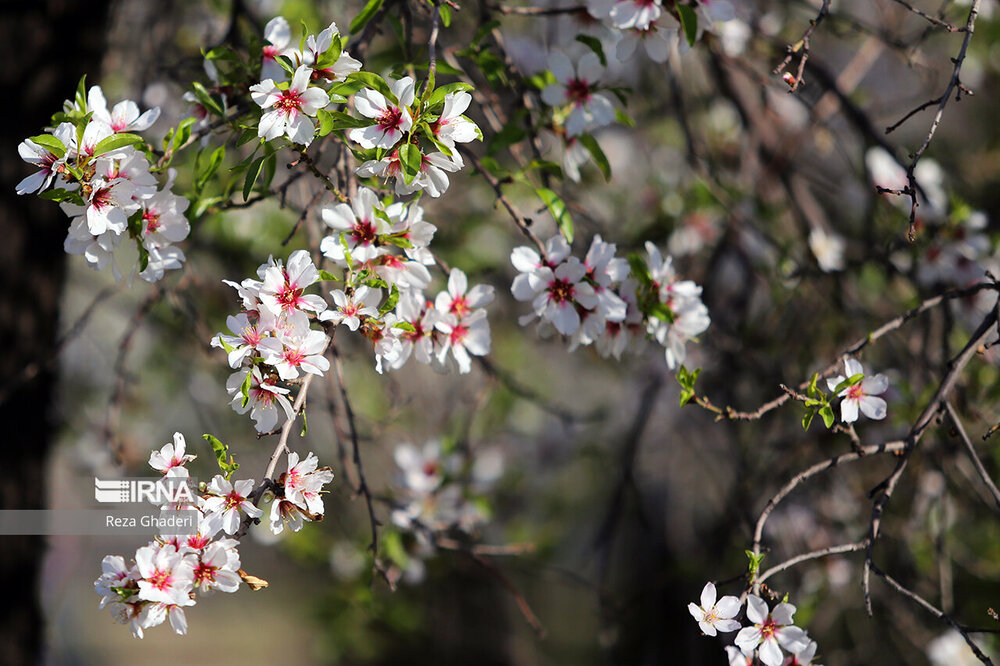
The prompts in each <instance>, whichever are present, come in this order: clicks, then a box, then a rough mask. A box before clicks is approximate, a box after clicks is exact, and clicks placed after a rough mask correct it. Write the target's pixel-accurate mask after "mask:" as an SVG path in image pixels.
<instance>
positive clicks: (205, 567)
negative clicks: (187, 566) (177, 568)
mask: <svg viewBox="0 0 1000 666" xmlns="http://www.w3.org/2000/svg"><path fill="white" fill-rule="evenodd" d="M218 570H219V567H213V566H212V565H210V564H205V563H204V562H199V563H198V566H196V567H195V568H194V580H195V582H196V583H198V584H199V585H204V584H205V583H214V582H215V572H216V571H218Z"/></svg>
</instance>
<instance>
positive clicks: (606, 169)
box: [576, 134, 611, 181]
mask: <svg viewBox="0 0 1000 666" xmlns="http://www.w3.org/2000/svg"><path fill="white" fill-rule="evenodd" d="M576 139H577V141H579V142H580V143H581V144H583V147H584V148H586V149H587V152H588V153H590V156H591V157H592V158H593V159H594V164H596V165H597V168H598V169H600V170H601V175H603V176H604V180H606V181H609V180H611V163H610V162H608V157H607V155H605V154H604V151H603V150H601V146H600V145H599V144H598V143H597V139H595V138H594V137H592V136H591V135H589V134H581V135H580V136H578V137H576Z"/></svg>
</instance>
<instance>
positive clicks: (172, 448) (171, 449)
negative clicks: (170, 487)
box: [149, 432, 198, 474]
mask: <svg viewBox="0 0 1000 666" xmlns="http://www.w3.org/2000/svg"><path fill="white" fill-rule="evenodd" d="M185 446H186V444H185V441H184V435H183V434H181V433H179V432H175V433H174V441H173V443H167V444H164V445H163V447H162V448H161V449H160V450H159V451H153V452H152V453H150V454H149V466H150V467H152V468H153V469H155V470H158V471H160V472H162V473H164V474H166V473H167V472H169V471H170V470H171V469H173V468H174V467H182V466H184V465H186V464H188V463H189V462H191V461H192V460H194V459H195V458H197V457H198V456H196V455H194V454H193V453H185V452H184V450H185Z"/></svg>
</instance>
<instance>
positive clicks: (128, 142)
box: [94, 132, 143, 157]
mask: <svg viewBox="0 0 1000 666" xmlns="http://www.w3.org/2000/svg"><path fill="white" fill-rule="evenodd" d="M142 141H143V139H142V137H141V136H139V135H138V134H129V133H128V132H121V133H119V134H112V135H111V136H109V137H105V138H103V139H101V140H100V141H98V142H97V145H96V146H94V157H97V156H98V155H103V154H104V153H110V152H111V151H112V150H118V149H119V148H124V147H126V146H134V145H136V144H138V143H142Z"/></svg>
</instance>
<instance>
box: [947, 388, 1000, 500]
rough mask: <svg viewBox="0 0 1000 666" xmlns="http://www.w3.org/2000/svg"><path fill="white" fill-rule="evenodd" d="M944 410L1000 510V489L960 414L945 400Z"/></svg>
mask: <svg viewBox="0 0 1000 666" xmlns="http://www.w3.org/2000/svg"><path fill="white" fill-rule="evenodd" d="M944 408H945V409H946V410H947V411H948V416H949V417H950V418H951V422H952V423H953V424H955V430H956V431H957V432H958V436H959V439H961V440H962V444H963V445H964V446H965V452H966V453H967V454H969V459H970V460H972V465H973V467H975V468H976V472H978V473H979V476H980V478H982V480H983V483H985V484H986V487H987V488H989V489H990V494H991V495H993V501H994V502H996V505H997V509H1000V488H997V485H996V484H995V483H994V482H993V479H992V478H991V477H990V473H989V472H987V471H986V466H985V465H983V461H982V460H981V459H980V457H979V455H978V454H977V453H976V447H975V446H973V444H972V440H971V439H970V438H969V434H968V433H967V432H965V428H964V427H963V426H962V421H961V419H959V417H958V413H956V412H955V407H954V406H953V405H952V404H951V402H950V401H948V400H945V402H944Z"/></svg>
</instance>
